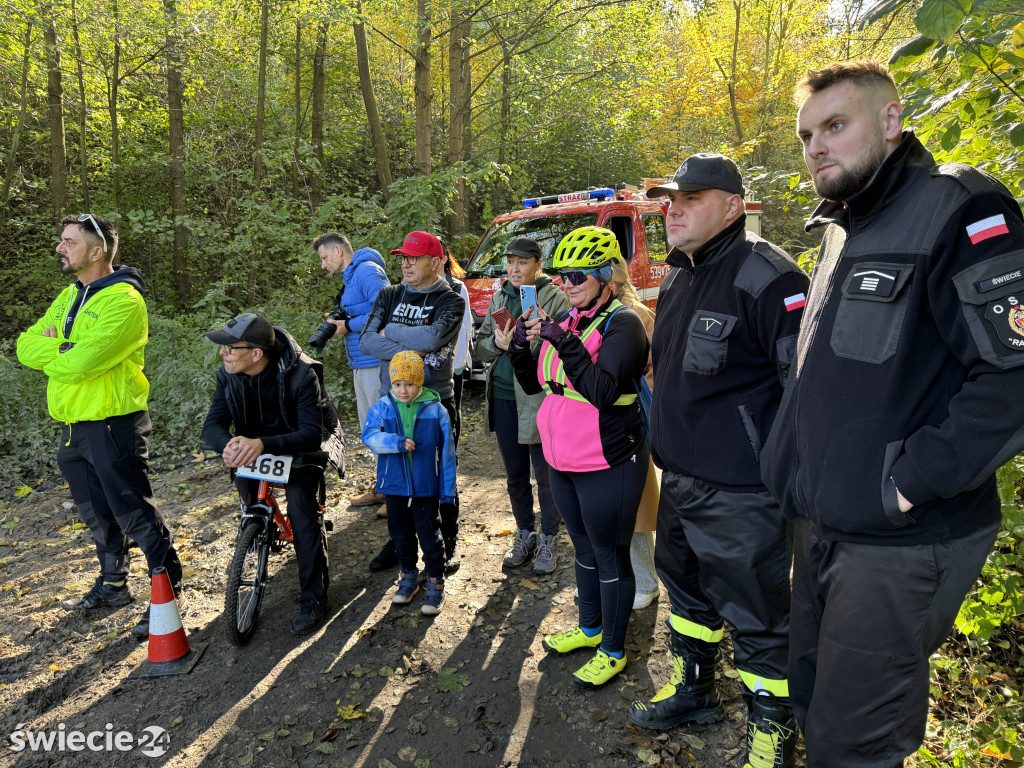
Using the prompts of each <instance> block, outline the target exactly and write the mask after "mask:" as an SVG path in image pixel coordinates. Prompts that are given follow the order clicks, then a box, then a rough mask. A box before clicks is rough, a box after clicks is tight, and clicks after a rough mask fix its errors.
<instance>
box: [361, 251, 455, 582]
mask: <svg viewBox="0 0 1024 768" xmlns="http://www.w3.org/2000/svg"><path fill="white" fill-rule="evenodd" d="M391 255H392V256H401V257H402V278H403V280H402V282H401V283H399V284H398V285H389V286H387V287H385V288H382V289H381V291H380V293H378V294H377V299H376V301H374V303H373V309H372V310H371V311H370V317H369V318H368V319H367V321H366V324H365V325H364V326H363V330H362V331H361V332H360V334H359V349H360V351H361V352H362V353H363V354H365V355H370V356H371V357H376V358H377V359H378V360H380V361H381V366H380V394H381V396H382V397H383V396H384V395H386V394H387V393H388V391H390V388H391V381H390V379H389V376H388V365H387V363H388V362H389V361H390V360H391V358H392V357H394V356H395V355H396V354H398V353H399V352H404V351H406V350H411V351H413V352H416V353H417V354H419V355H420V356H421V357H422V358H423V362H424V368H423V373H424V386H427V387H429V388H430V389H432V390H434V391H435V392H437V394H438V395H439V396H440V397H441V405H443V406H444V408H445V410H447V411H448V415H449V416H450V417H451V419H452V422H453V423H454V422H455V420H456V415H455V383H454V378H453V375H452V374H453V373H454V369H455V366H454V363H455V360H454V355H453V354H452V353H453V350H454V346H455V340H456V337H457V336H458V334H459V328H461V327H462V318H463V316H464V314H465V309H466V302H465V301H464V300H463V298H462V296H460V295H459V294H458V293H457V292H456V291H453V290H452V289H451V286H449V285H448V283H447V281H445V280H444V279H443V278H441V277H438V276H437V270H438V267H439V266H440V265H441V260H442V259H443V258H444V253H443V252H442V250H441V241H440V240H438V239H437V237H436V236H434V235H432V234H431V233H430V232H410V233H409V234H408V235H406V238H405V241H404V242H403V243H402V246H401V247H400V248H396V249H395V250H393V251H391ZM458 531H459V502H458V495H457V494H456V497H455V503H454V504H447V503H446V504H442V505H441V538H442V539H443V540H444V553H445V570H446V571H448V572H451V571H453V570H455V568H457V567H458V563H459V555H458V552H457V551H456V544H457V535H458ZM396 565H398V558H397V556H396V555H395V548H394V543H393V542H392V541H391V540H390V539H388V541H387V543H386V544H385V545H384V548H383V549H382V550H381V551H380V553H379V554H378V555H377V556H376V557H375V558H374V559H373V560H372V561H371V562H370V570H371V571H379V570H384V569H386V568H393V567H395V566H396Z"/></svg>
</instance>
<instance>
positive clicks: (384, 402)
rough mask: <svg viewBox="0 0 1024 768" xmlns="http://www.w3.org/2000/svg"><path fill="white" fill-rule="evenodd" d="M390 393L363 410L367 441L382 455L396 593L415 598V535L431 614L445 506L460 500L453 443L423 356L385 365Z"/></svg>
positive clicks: (439, 576) (403, 599)
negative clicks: (397, 572)
mask: <svg viewBox="0 0 1024 768" xmlns="http://www.w3.org/2000/svg"><path fill="white" fill-rule="evenodd" d="M388 373H389V374H390V376H391V392H390V393H388V394H387V395H385V396H384V397H382V398H381V399H380V400H378V401H377V402H376V403H375V404H374V405H373V406H372V407H371V408H370V412H369V413H368V414H367V416H366V424H365V425H364V427H363V443H364V444H365V445H366V447H368V448H369V449H370V450H371V451H373V452H374V453H375V454H377V487H376V490H377V492H378V493H383V494H384V495H385V497H386V504H387V510H388V518H387V519H388V533H389V534H391V538H392V539H394V542H395V551H396V553H397V554H398V564H399V565H400V566H401V569H402V571H401V574H400V575H399V579H398V590H397V591H396V592H395V594H394V595H393V596H392V598H391V602H392V603H394V604H396V605H406V604H408V603H410V602H412V598H413V595H415V594H416V593H417V592H418V591H419V583H418V578H419V573H420V572H419V569H417V568H416V539H417V538H419V545H420V549H422V550H423V566H424V569H425V570H426V572H427V595H426V598H425V600H424V602H423V608H422V609H421V610H422V612H423V613H424V614H426V615H428V616H433V615H435V614H437V613H440V611H441V603H443V602H444V545H443V544H442V543H441V518H440V511H439V510H440V504H441V503H443V502H451V501H453V500H454V499H455V441H454V438H453V436H452V426H451V421H450V420H449V419H448V412H447V411H446V410H445V409H444V407H443V406H442V405H441V400H440V398H439V397H438V395H437V392H435V391H434V390H432V389H427V388H424V386H423V360H422V358H421V357H420V356H419V355H418V354H416V353H415V352H409V351H406V352H399V353H398V354H397V355H395V356H394V357H393V358H391V362H390V364H389V365H388Z"/></svg>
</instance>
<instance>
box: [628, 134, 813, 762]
mask: <svg viewBox="0 0 1024 768" xmlns="http://www.w3.org/2000/svg"><path fill="white" fill-rule="evenodd" d="M743 194H744V188H743V180H742V178H741V176H740V172H739V169H738V168H737V167H736V165H735V163H733V161H732V160H730V159H729V158H726V157H723V156H721V155H712V154H697V155H692V156H691V157H689V158H688V159H687V160H686V161H685V162H684V163H683V164H682V165H681V166H680V167H679V170H678V171H676V175H675V178H674V179H673V180H672V181H671V182H669V183H667V184H663V185H661V186H658V187H654V188H653V189H651V190H649V192H648V195H649V196H650V197H661V196H665V197H668V198H669V200H670V203H669V207H668V213H667V215H666V226H667V229H668V242H669V245H671V246H673V250H672V252H671V253H670V254H669V256H668V263H669V265H670V266H672V267H673V269H672V271H671V272H670V273H669V275H668V276H667V277H666V278H665V281H664V282H663V283H662V286H661V291H660V293H659V296H658V314H657V317H656V319H655V324H654V339H653V353H652V354H653V362H654V400H653V405H652V413H651V448H652V453H653V456H654V461H655V463H656V464H657V465H658V466H659V467H661V469H662V470H663V475H662V481H661V503H660V506H659V508H658V526H657V544H656V547H655V563H656V566H657V570H658V575H659V576H660V577H661V581H662V583H663V584H664V585H665V587H666V589H667V590H668V594H669V598H670V600H671V614H670V617H669V630H670V633H671V634H670V638H671V648H672V656H673V666H674V672H673V674H672V677H671V679H670V680H669V682H668V684H667V685H666V686H665V687H664V688H662V689H661V691H659V692H658V693H657V695H655V696H654V697H653V698H652V699H651V700H650V701H634V702H633V704H632V707H631V712H630V720H631V721H632V722H633V723H634V724H636V725H640V726H643V727H646V728H655V729H658V730H663V729H666V728H670V727H672V726H675V725H679V724H681V723H685V722H696V723H710V722H714V721H716V720H718V719H720V718H721V717H722V716H723V709H722V704H721V700H720V697H719V694H718V691H717V689H716V686H715V669H716V667H717V662H718V654H719V651H718V645H719V642H720V641H721V639H722V632H723V626H724V622H725V621H728V622H729V623H730V624H731V625H732V626H733V628H734V630H735V631H734V633H733V657H734V660H735V663H736V667H737V669H738V670H739V673H740V678H741V679H742V681H743V686H744V687H743V694H744V699H745V700H746V702H747V706H748V708H749V713H750V714H749V718H748V725H747V733H748V737H747V762H746V765H748V766H749V765H756V766H761V765H766V766H767V765H771V766H782V765H785V766H790V765H792V761H793V746H794V744H795V741H796V733H795V727H796V726H795V720H794V719H793V715H792V712H791V710H790V708H789V686H788V681H787V671H786V668H787V653H788V633H789V563H790V552H789V547H788V545H787V541H786V521H785V518H784V516H783V514H782V512H781V510H780V509H779V506H778V504H777V503H776V502H775V501H774V499H773V498H772V497H771V495H770V494H769V493H768V491H767V489H766V488H765V486H764V485H763V483H762V482H761V475H760V468H759V454H760V451H761V444H762V441H763V440H764V439H766V438H767V436H768V431H769V430H770V429H771V426H772V421H773V420H774V418H775V414H776V412H777V411H778V407H779V402H780V400H781V398H782V391H783V387H784V386H785V383H786V377H787V374H788V372H789V367H790V364H791V363H792V361H793V351H794V349H795V348H796V337H797V332H798V330H799V327H800V317H801V314H802V311H801V308H802V307H803V302H804V300H805V296H804V292H805V291H806V289H807V283H808V280H807V276H806V275H805V274H804V273H803V272H801V271H800V269H799V268H798V267H797V265H796V263H795V262H793V260H792V259H790V258H789V256H788V255H786V253H784V252H783V251H781V250H779V249H778V248H776V247H775V246H774V245H772V244H771V243H769V242H767V241H766V240H763V239H761V238H760V237H757V236H756V235H754V234H752V233H750V232H746V231H745V229H744V222H745V218H746V214H745V209H744V202H743Z"/></svg>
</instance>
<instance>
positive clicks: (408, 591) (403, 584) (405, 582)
mask: <svg viewBox="0 0 1024 768" xmlns="http://www.w3.org/2000/svg"><path fill="white" fill-rule="evenodd" d="M419 575H420V572H419V569H418V568H413V569H412V570H411V571H409V573H399V575H398V591H397V592H395V594H393V595H392V596H391V602H392V603H393V604H395V605H408V604H409V603H411V602H412V598H413V595H415V594H416V593H417V592H419V591H420V585H419V581H418V579H419Z"/></svg>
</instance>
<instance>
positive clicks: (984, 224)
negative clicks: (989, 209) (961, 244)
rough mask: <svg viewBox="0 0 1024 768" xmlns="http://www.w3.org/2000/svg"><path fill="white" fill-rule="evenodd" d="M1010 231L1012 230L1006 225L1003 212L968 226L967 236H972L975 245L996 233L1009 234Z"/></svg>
mask: <svg viewBox="0 0 1024 768" xmlns="http://www.w3.org/2000/svg"><path fill="white" fill-rule="evenodd" d="M1009 232H1010V230H1009V228H1008V227H1007V226H1006V218H1005V217H1004V216H1003V214H1001V213H1000V214H997V215H995V216H989V217H988V218H987V219H982V220H981V221H976V222H974V223H973V224H971V225H970V226H968V227H967V236H968V237H969V238H971V243H972V244H973V245H977V244H978V243H980V242H981V241H982V240H988V239H989V238H990V237H995V236H996V235H1006V234H1009Z"/></svg>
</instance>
